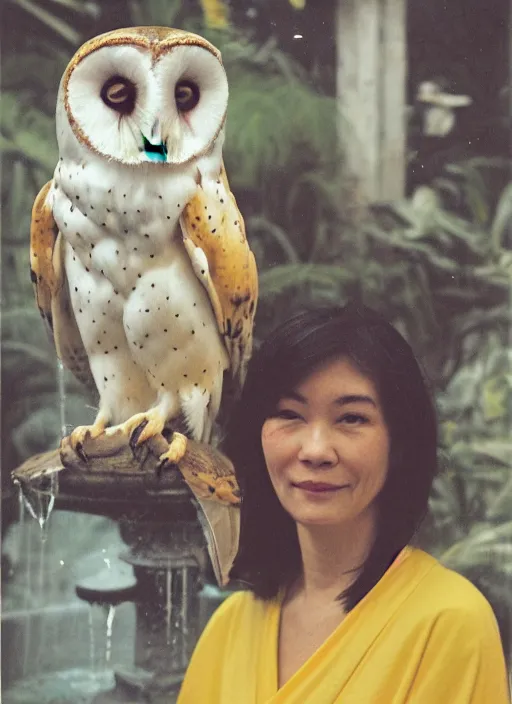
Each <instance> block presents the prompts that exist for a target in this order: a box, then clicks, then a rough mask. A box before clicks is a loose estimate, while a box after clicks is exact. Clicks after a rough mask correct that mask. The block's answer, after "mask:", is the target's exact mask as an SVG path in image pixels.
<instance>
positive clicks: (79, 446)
mask: <svg viewBox="0 0 512 704" xmlns="http://www.w3.org/2000/svg"><path fill="white" fill-rule="evenodd" d="M75 452H76V454H77V455H78V456H79V457H80V459H81V460H82V462H85V464H87V463H88V462H89V458H88V457H87V455H86V453H85V450H84V446H83V445H82V443H81V442H77V443H76V445H75Z"/></svg>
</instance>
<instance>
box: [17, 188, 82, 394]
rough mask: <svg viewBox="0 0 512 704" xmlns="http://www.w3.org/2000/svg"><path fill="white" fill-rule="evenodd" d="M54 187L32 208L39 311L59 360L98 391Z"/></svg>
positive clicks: (33, 271)
mask: <svg viewBox="0 0 512 704" xmlns="http://www.w3.org/2000/svg"><path fill="white" fill-rule="evenodd" d="M51 186H52V181H48V183H47V184H46V185H44V186H43V188H42V189H41V190H40V192H39V194H38V195H37V197H36V199H35V201H34V205H33V208H32V222H31V225H30V277H31V279H32V283H33V284H34V293H35V297H36V302H37V306H38V308H39V312H40V313H41V317H42V318H43V320H44V321H45V323H46V324H47V328H48V330H49V332H50V335H51V337H52V340H53V343H54V344H55V349H56V351H57V355H58V356H59V359H60V360H61V361H62V363H63V364H64V365H65V366H66V367H67V368H68V369H69V370H70V371H71V372H72V373H73V374H74V376H75V377H76V378H77V379H78V380H79V381H80V382H82V383H83V384H85V385H86V386H87V387H89V388H93V389H94V388H95V384H94V379H93V377H92V374H91V369H90V366H89V360H88V357H87V353H86V351H85V348H84V345H83V342H82V338H81V336H80V332H79V330H78V326H77V324H76V320H75V314H74V312H73V309H72V307H71V301H70V298H69V290H68V283H67V278H66V272H65V270H64V261H63V254H64V243H63V239H62V235H61V234H60V233H59V230H58V228H57V225H56V223H55V220H54V218H53V214H52V210H51V207H50V204H49V202H48V194H49V192H50V189H51Z"/></svg>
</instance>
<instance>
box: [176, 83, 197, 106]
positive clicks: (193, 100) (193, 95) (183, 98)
mask: <svg viewBox="0 0 512 704" xmlns="http://www.w3.org/2000/svg"><path fill="white" fill-rule="evenodd" d="M174 99H175V100H176V106H177V108H178V110H179V111H180V112H189V111H190V110H192V109H193V108H195V106H196V105H197V104H198V102H199V87H198V86H197V84H196V83H194V82H193V81H178V83H176V88H175V89H174Z"/></svg>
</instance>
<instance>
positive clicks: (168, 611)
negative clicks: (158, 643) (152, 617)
mask: <svg viewBox="0 0 512 704" xmlns="http://www.w3.org/2000/svg"><path fill="white" fill-rule="evenodd" d="M171 630H172V570H171V569H169V568H168V569H167V570H166V573H165V642H166V644H167V645H170V644H171Z"/></svg>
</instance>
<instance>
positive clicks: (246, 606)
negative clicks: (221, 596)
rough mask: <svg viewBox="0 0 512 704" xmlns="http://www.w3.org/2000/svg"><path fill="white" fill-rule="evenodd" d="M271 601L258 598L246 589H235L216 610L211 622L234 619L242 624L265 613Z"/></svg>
mask: <svg viewBox="0 0 512 704" xmlns="http://www.w3.org/2000/svg"><path fill="white" fill-rule="evenodd" d="M271 603H272V602H267V601H264V600H263V599H258V598H257V597H256V596H255V595H254V594H253V593H252V592H251V591H249V590H246V589H243V590H238V591H234V592H233V593H232V594H230V595H229V596H228V597H227V598H226V599H225V600H224V601H223V602H222V604H221V605H220V606H219V607H218V608H217V609H216V610H215V612H214V613H213V616H212V617H211V622H212V623H220V622H222V624H225V623H227V622H229V621H234V622H236V623H238V624H240V623H241V622H242V621H247V620H253V619H257V618H260V617H261V616H263V615H264V612H265V610H266V609H267V608H268V606H269V604H271Z"/></svg>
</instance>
